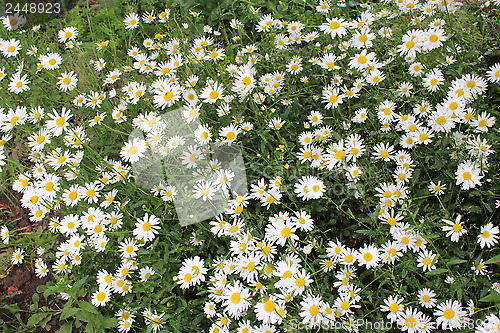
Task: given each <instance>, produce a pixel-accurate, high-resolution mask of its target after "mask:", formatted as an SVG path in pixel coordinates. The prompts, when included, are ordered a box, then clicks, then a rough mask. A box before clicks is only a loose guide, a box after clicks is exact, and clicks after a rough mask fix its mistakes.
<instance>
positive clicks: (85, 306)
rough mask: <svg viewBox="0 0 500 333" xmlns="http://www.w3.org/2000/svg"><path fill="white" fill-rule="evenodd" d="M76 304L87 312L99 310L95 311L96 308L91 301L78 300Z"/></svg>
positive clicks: (96, 312) (95, 312)
mask: <svg viewBox="0 0 500 333" xmlns="http://www.w3.org/2000/svg"><path fill="white" fill-rule="evenodd" d="M78 305H79V306H80V308H82V310H85V311H87V312H90V313H94V314H98V313H99V311H97V308H96V307H95V306H94V304H92V303H89V302H85V301H80V302H78Z"/></svg>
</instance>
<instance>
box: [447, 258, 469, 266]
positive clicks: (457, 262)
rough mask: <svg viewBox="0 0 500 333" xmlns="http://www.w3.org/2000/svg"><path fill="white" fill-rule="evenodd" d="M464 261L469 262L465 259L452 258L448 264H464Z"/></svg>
mask: <svg viewBox="0 0 500 333" xmlns="http://www.w3.org/2000/svg"><path fill="white" fill-rule="evenodd" d="M464 262H467V260H464V259H452V260H450V261H448V265H449V266H451V265H458V264H463V263H464Z"/></svg>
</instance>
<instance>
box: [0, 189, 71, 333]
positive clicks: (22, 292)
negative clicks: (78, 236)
mask: <svg viewBox="0 0 500 333" xmlns="http://www.w3.org/2000/svg"><path fill="white" fill-rule="evenodd" d="M6 192H7V195H5V193H4V194H3V195H2V196H0V225H4V224H5V225H7V226H8V228H9V230H14V229H17V230H18V229H21V228H23V229H24V230H23V232H34V231H36V230H37V229H38V227H40V226H42V227H44V229H45V228H47V225H46V223H45V225H42V223H41V222H40V223H33V222H32V221H30V220H29V218H28V213H27V211H26V210H24V209H23V208H22V207H21V205H20V200H19V199H20V197H21V195H20V194H19V193H16V192H14V191H10V190H6ZM5 254H6V252H5V251H2V252H1V253H0V256H4V255H5ZM50 280H51V278H49V277H44V278H39V277H37V276H36V274H35V271H34V267H33V265H32V264H31V263H29V262H24V263H23V264H21V265H12V264H9V265H8V266H7V267H6V269H5V271H1V270H0V319H2V320H3V321H4V323H7V325H8V326H9V327H11V328H13V329H15V328H18V327H20V326H21V323H19V320H18V319H17V318H16V317H15V315H14V314H13V313H12V312H11V311H10V310H9V309H8V308H7V307H8V305H17V306H18V307H19V308H20V309H21V311H20V312H19V315H20V319H21V320H22V321H23V323H24V324H26V323H27V321H28V318H29V317H30V316H31V314H32V313H31V311H30V305H31V304H32V297H33V294H35V293H36V292H37V291H36V289H37V287H38V286H40V285H43V284H45V283H47V282H48V281H50ZM54 304H55V302H54V297H49V300H48V302H46V300H45V298H44V297H43V295H40V301H39V302H38V306H39V307H42V306H49V307H51V306H54ZM61 325H62V323H59V322H58V320H57V317H54V318H52V320H51V321H50V322H49V323H48V325H47V326H46V327H44V328H42V327H39V328H37V329H36V330H34V332H36V333H39V332H56V331H57V329H59V327H60V326H61ZM0 331H1V329H0Z"/></svg>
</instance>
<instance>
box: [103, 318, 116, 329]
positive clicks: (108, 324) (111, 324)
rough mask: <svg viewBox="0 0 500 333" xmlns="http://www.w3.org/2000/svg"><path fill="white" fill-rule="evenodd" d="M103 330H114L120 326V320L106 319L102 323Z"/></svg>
mask: <svg viewBox="0 0 500 333" xmlns="http://www.w3.org/2000/svg"><path fill="white" fill-rule="evenodd" d="M100 324H101V327H102V328H113V327H116V325H118V319H116V318H105V319H104V320H103V321H102V322H101V323H100Z"/></svg>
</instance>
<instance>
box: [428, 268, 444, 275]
mask: <svg viewBox="0 0 500 333" xmlns="http://www.w3.org/2000/svg"><path fill="white" fill-rule="evenodd" d="M446 272H448V269H447V268H438V269H434V270H432V271H429V272H427V273H425V274H426V275H438V274H443V273H446Z"/></svg>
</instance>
